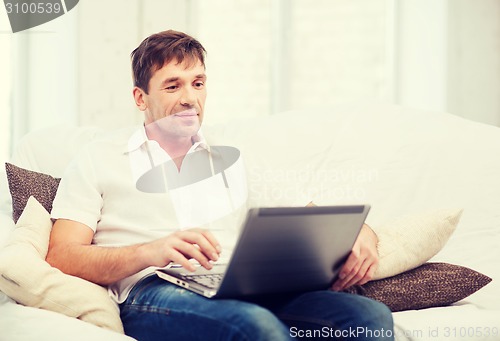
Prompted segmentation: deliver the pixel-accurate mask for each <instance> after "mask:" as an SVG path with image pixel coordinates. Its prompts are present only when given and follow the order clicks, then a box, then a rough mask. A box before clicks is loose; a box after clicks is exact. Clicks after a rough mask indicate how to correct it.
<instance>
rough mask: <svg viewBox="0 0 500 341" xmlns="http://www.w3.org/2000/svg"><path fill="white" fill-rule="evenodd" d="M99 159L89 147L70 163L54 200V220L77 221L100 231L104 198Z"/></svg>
mask: <svg viewBox="0 0 500 341" xmlns="http://www.w3.org/2000/svg"><path fill="white" fill-rule="evenodd" d="M94 155H95V154H94ZM95 162H96V160H94V159H93V158H92V153H91V149H90V146H89V147H88V148H84V150H82V152H81V153H79V155H78V156H77V157H76V158H75V159H74V160H73V161H72V162H71V163H70V165H69V166H68V168H67V169H66V171H65V172H64V175H63V177H62V179H61V183H60V184H59V188H58V190H57V194H56V197H55V199H54V204H53V208H52V212H51V217H52V219H69V220H73V221H77V222H79V223H82V224H85V225H87V226H88V227H90V228H91V229H92V230H93V231H94V232H95V231H96V228H97V223H98V221H99V220H100V217H101V208H102V203H103V199H102V191H101V189H100V186H99V183H98V179H97V176H96V173H97V172H96V167H95V165H94V163H95Z"/></svg>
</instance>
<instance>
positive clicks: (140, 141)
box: [125, 125, 210, 153]
mask: <svg viewBox="0 0 500 341" xmlns="http://www.w3.org/2000/svg"><path fill="white" fill-rule="evenodd" d="M148 141H149V139H148V136H147V135H146V128H145V127H144V125H142V126H141V127H140V128H139V129H137V130H136V131H135V132H134V133H133V134H132V135H131V136H130V138H129V140H128V144H127V147H126V150H125V152H126V153H130V152H133V151H134V150H137V149H139V148H141V147H142V146H143V145H144V144H146V143H147V142H148ZM191 141H192V142H193V146H192V147H191V148H190V151H193V150H197V149H199V148H202V149H206V150H208V151H210V147H209V145H208V143H207V141H206V140H205V137H204V136H203V133H202V131H201V129H200V130H198V133H197V134H196V135H194V136H193V137H191Z"/></svg>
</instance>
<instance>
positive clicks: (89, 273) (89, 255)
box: [47, 244, 149, 285]
mask: <svg viewBox="0 0 500 341" xmlns="http://www.w3.org/2000/svg"><path fill="white" fill-rule="evenodd" d="M143 254H144V251H143V244H137V245H131V246H124V247H101V246H95V245H78V244H66V245H61V246H57V247H53V248H51V249H50V250H49V253H48V254H47V262H48V263H49V264H51V265H52V266H54V267H56V268H58V269H59V270H61V271H62V272H64V273H66V274H68V275H72V276H77V277H80V278H83V279H85V280H88V281H91V282H94V283H96V284H100V285H109V284H111V283H114V282H116V281H119V280H121V279H124V278H125V277H128V276H131V275H133V274H135V273H137V272H139V271H141V270H143V269H145V268H147V267H148V266H149V264H147V263H146V262H144V261H143V259H145V257H144V256H143Z"/></svg>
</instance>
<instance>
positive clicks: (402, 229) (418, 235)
mask: <svg viewBox="0 0 500 341" xmlns="http://www.w3.org/2000/svg"><path fill="white" fill-rule="evenodd" d="M461 215H462V210H461V209H443V210H438V211H433V212H430V213H420V214H415V215H406V216H402V217H399V218H397V219H394V220H393V221H391V222H389V223H386V224H382V225H381V226H376V227H374V229H375V230H376V232H377V236H378V239H379V243H378V253H379V267H378V268H377V270H376V272H375V274H374V277H373V279H381V278H386V277H391V276H394V275H397V274H399V273H402V272H405V271H407V270H411V269H414V268H416V267H418V266H420V265H422V264H423V263H425V262H427V261H428V260H429V259H431V258H432V257H433V256H435V255H436V254H437V253H438V252H439V251H440V250H441V249H442V248H443V246H444V245H445V243H446V242H447V241H448V239H449V238H450V236H451V234H452V233H453V231H455V228H456V226H457V224H458V222H459V221H460V217H461Z"/></svg>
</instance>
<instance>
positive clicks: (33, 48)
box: [0, 0, 500, 141]
mask: <svg viewBox="0 0 500 341" xmlns="http://www.w3.org/2000/svg"><path fill="white" fill-rule="evenodd" d="M168 28H172V29H177V30H181V31H186V32H187V33H190V34H192V35H194V36H196V37H197V38H199V39H200V41H201V42H202V43H203V44H204V45H205V47H206V48H207V50H208V58H207V74H208V77H209V79H208V91H209V96H208V102H207V109H206V110H207V121H208V122H209V123H214V122H220V121H224V120H227V119H232V118H240V117H252V116H259V115H269V114H272V113H273V112H276V111H280V110H286V109H303V108H310V107H329V106H332V105H335V104H337V103H341V102H347V101H366V100H374V99H375V100H378V101H385V102H395V103H399V104H403V105H408V106H412V107H419V108H423V109H428V110H438V111H449V112H452V113H454V114H457V115H461V116H464V117H467V118H470V119H473V120H477V121H481V122H485V123H489V124H496V125H500V96H498V95H499V94H500V71H499V70H500V43H499V42H500V1H498V0H482V1H476V0H356V1H352V0H335V1H331V0H316V1H314V2H311V1H309V0H294V1H288V0H272V1H269V0H210V1H204V0H107V1H99V0H86V1H80V2H79V4H78V5H77V6H76V8H75V9H74V10H72V11H70V12H69V13H68V14H66V15H64V16H62V17H60V18H58V19H56V20H54V21H52V22H50V23H47V24H45V25H42V26H40V27H38V28H34V29H31V30H29V31H26V32H24V33H22V32H20V33H16V34H14V35H12V46H13V48H14V50H15V51H14V52H15V53H14V58H13V59H12V68H11V69H10V71H11V74H12V79H13V83H12V86H11V85H10V84H9V86H8V87H10V89H11V90H12V95H11V97H10V98H12V113H13V115H12V120H13V122H12V123H13V127H14V129H13V130H12V134H13V140H14V141H16V140H17V139H18V138H19V137H20V136H21V135H22V134H24V133H25V132H27V131H29V130H33V129H38V128H40V127H42V126H45V125H53V124H55V123H58V122H63V123H78V124H84V125H99V126H106V127H120V126H126V125H130V124H134V123H139V122H141V118H142V115H141V113H140V112H139V111H138V110H137V109H136V108H135V105H134V102H133V99H132V95H131V89H132V81H131V70H130V60H129V55H130V52H131V51H132V50H133V49H134V48H135V47H136V46H137V45H138V44H139V43H140V41H142V39H144V38H145V37H146V36H147V35H149V34H151V33H154V32H158V31H161V30H164V29H168ZM0 43H2V40H0ZM2 46H6V44H4V45H2ZM5 84H7V83H6V80H5V79H2V86H3V87H6V85H5ZM0 99H1V98H0ZM4 102H5V100H4Z"/></svg>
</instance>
